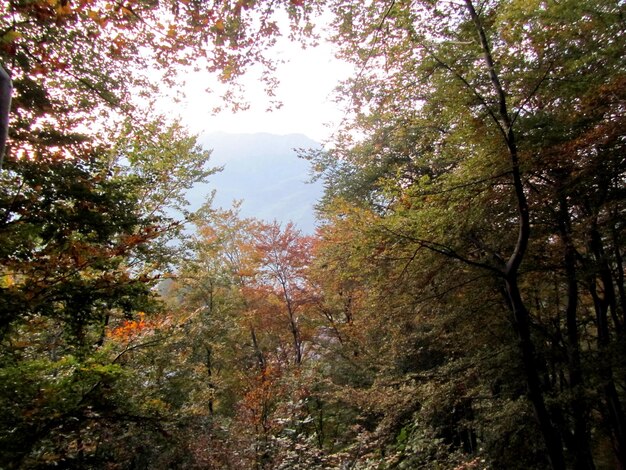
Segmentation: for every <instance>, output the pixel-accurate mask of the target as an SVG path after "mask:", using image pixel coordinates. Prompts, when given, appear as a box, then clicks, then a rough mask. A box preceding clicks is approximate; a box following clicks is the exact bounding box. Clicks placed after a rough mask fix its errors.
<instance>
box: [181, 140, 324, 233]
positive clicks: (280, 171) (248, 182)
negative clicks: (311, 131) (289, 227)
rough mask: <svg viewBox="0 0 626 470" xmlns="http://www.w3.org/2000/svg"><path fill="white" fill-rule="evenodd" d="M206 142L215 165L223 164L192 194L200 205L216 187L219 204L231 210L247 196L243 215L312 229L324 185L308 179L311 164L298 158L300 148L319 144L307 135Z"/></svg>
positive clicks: (216, 201)
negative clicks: (218, 171) (292, 223)
mask: <svg viewBox="0 0 626 470" xmlns="http://www.w3.org/2000/svg"><path fill="white" fill-rule="evenodd" d="M199 140H200V143H201V144H202V146H203V147H205V148H207V149H212V150H213V153H212V157H211V164H212V165H215V166H223V167H224V169H223V171H221V172H220V173H218V174H216V175H213V176H212V177H211V178H210V180H209V182H208V183H206V184H202V185H198V186H196V187H194V189H193V191H192V192H191V193H190V195H189V198H190V201H191V203H192V207H193V208H195V207H197V206H198V205H199V204H201V203H202V201H203V200H204V199H205V198H206V196H207V195H208V194H210V192H211V191H212V190H214V189H215V190H216V196H215V206H216V207H223V208H227V207H230V206H231V204H232V202H233V201H234V200H243V204H242V208H241V214H242V216H245V217H256V218H259V219H264V220H268V221H271V220H274V219H276V220H278V221H280V222H283V223H287V222H289V221H292V222H294V223H295V224H296V225H297V226H298V228H299V229H300V230H302V231H303V232H305V233H312V232H313V230H314V227H315V216H314V211H313V206H314V205H315V203H316V201H317V199H318V198H319V197H320V195H321V193H322V190H321V185H320V184H319V183H313V184H311V183H308V180H309V179H310V176H309V165H308V163H307V162H306V161H304V160H302V159H300V158H298V157H297V155H296V152H295V149H297V148H311V147H319V144H318V143H317V142H315V141H314V140H312V139H309V138H308V137H306V136H304V135H302V134H290V135H274V134H265V133H259V134H226V133H210V134H205V135H203V136H202V137H201V138H200V139H199Z"/></svg>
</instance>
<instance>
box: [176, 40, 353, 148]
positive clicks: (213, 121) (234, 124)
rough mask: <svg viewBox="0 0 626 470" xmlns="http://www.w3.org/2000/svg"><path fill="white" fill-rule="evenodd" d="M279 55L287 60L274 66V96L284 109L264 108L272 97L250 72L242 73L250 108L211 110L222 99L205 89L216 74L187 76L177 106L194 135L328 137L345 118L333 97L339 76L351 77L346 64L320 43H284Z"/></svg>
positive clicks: (321, 139) (318, 138) (329, 48)
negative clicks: (183, 94) (305, 45)
mask: <svg viewBox="0 0 626 470" xmlns="http://www.w3.org/2000/svg"><path fill="white" fill-rule="evenodd" d="M277 54H279V57H281V58H284V59H286V60H287V63H285V64H281V65H279V67H278V69H277V70H276V76H277V77H278V78H279V80H280V85H279V87H278V89H277V90H276V99H277V100H279V101H281V102H282V103H283V106H282V108H280V109H277V110H273V111H271V112H268V111H267V108H268V104H269V102H270V99H269V98H268V97H267V96H266V94H265V92H264V91H263V86H262V85H261V84H260V83H259V82H258V81H257V80H256V77H255V76H254V75H253V74H251V75H250V77H249V78H246V94H247V99H248V101H249V102H250V109H249V110H246V111H239V112H237V113H234V114H233V113H232V112H230V111H227V110H224V111H222V112H221V113H219V114H218V115H212V110H213V108H215V106H216V105H219V104H220V102H219V99H218V96H217V94H216V93H214V94H210V93H207V92H206V91H205V90H206V88H207V85H208V84H210V83H211V81H213V80H214V79H213V78H212V77H210V76H209V75H208V73H207V72H199V73H197V74H192V75H189V76H188V77H187V80H186V82H187V85H186V87H185V91H186V95H187V97H186V98H185V100H183V102H182V104H181V105H180V107H179V114H180V115H181V116H182V119H183V123H184V124H185V125H186V126H187V127H188V128H189V129H190V131H192V132H193V133H196V134H204V133H210V132H229V133H256V132H268V133H272V134H279V135H282V134H292V133H299V134H305V135H306V136H307V137H310V138H312V139H315V140H316V141H318V142H323V141H324V140H327V139H328V138H329V137H330V136H331V134H332V133H333V131H334V129H335V128H336V126H337V125H338V124H339V123H340V122H341V119H342V118H343V114H342V113H341V111H340V110H339V109H338V106H337V104H336V103H333V102H332V96H331V95H332V91H333V89H334V88H335V86H336V85H337V84H338V82H339V80H341V79H344V78H347V77H348V76H349V73H350V70H351V69H350V67H349V66H348V65H347V64H345V63H342V62H340V61H339V60H338V59H336V58H335V57H334V54H333V52H332V49H331V46H330V45H327V44H324V43H322V44H320V45H319V46H317V47H316V48H309V49H305V50H303V49H302V48H301V47H300V46H298V45H295V44H286V45H283V46H282V47H281V48H280V51H278V52H277Z"/></svg>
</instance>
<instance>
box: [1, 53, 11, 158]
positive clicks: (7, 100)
mask: <svg viewBox="0 0 626 470" xmlns="http://www.w3.org/2000/svg"><path fill="white" fill-rule="evenodd" d="M12 91H13V84H12V82H11V78H10V77H9V74H8V73H7V72H6V70H4V68H3V67H2V65H0V170H2V162H3V160H4V153H5V149H6V143H7V138H8V135H9V112H10V110H11V93H12Z"/></svg>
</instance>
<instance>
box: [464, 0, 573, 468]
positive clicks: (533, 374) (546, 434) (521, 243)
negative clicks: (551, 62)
mask: <svg viewBox="0 0 626 470" xmlns="http://www.w3.org/2000/svg"><path fill="white" fill-rule="evenodd" d="M465 5H466V7H467V11H468V12H469V15H470V17H471V19H472V22H473V23H474V26H475V28H476V32H477V34H478V38H479V41H480V46H481V48H482V51H483V55H484V59H485V64H486V66H487V72H488V74H489V79H490V81H491V85H492V87H493V90H494V93H495V94H496V97H497V102H498V111H497V114H495V113H494V115H497V116H498V117H499V123H498V124H499V126H500V131H501V133H502V135H503V138H504V141H505V144H506V148H507V150H508V157H509V161H510V170H511V175H512V179H513V188H514V193H515V198H516V203H517V212H518V235H517V241H516V244H515V247H514V249H513V251H512V253H511V256H510V257H509V259H508V261H507V263H506V266H505V269H504V278H505V284H506V293H507V296H508V301H509V305H510V307H511V310H512V313H513V318H514V321H515V325H516V329H517V334H518V340H519V348H520V353H521V356H522V363H523V367H524V372H525V379H526V386H527V394H528V399H529V401H530V402H531V404H532V406H533V409H534V412H535V417H536V419H537V423H538V425H539V428H540V430H541V434H542V436H543V440H544V443H545V446H546V450H547V452H548V458H549V460H550V464H551V465H552V468H553V469H554V470H565V459H564V456H563V444H562V441H561V437H560V435H559V433H558V432H557V430H556V429H555V427H554V425H553V424H552V421H551V419H550V415H549V413H548V410H547V408H546V405H545V401H544V397H543V391H542V388H541V382H540V379H539V374H538V368H537V361H536V357H535V347H534V345H533V342H532V338H531V334H530V314H529V312H528V309H527V308H526V306H525V304H524V301H523V299H522V296H521V292H520V289H519V285H518V279H519V268H520V266H521V264H522V261H523V259H524V255H525V253H526V249H527V247H528V241H529V239H530V216H529V207H528V201H527V199H526V195H525V193H524V184H523V181H522V176H521V169H520V164H519V157H518V152H517V143H516V137H515V133H514V131H513V122H512V119H511V117H510V115H509V111H508V107H507V98H506V92H505V90H504V88H503V86H502V83H501V82H500V79H499V77H498V73H497V71H496V68H495V62H494V60H493V56H492V53H491V48H490V46H489V42H488V40H487V35H486V32H485V29H484V27H483V25H482V22H481V20H480V17H479V16H478V13H477V12H476V9H475V8H474V5H473V3H472V0H465Z"/></svg>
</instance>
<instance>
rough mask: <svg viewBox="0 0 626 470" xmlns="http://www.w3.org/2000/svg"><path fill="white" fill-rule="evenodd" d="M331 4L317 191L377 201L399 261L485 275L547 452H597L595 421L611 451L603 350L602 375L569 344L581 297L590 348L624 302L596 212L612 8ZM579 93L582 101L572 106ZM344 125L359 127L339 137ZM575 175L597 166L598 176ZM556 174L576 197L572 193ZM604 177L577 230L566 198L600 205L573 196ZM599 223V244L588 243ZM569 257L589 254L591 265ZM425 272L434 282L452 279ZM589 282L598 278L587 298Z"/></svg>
mask: <svg viewBox="0 0 626 470" xmlns="http://www.w3.org/2000/svg"><path fill="white" fill-rule="evenodd" d="M334 11H335V13H336V16H335V18H336V21H335V27H336V29H335V31H336V32H337V34H336V41H337V43H338V44H339V45H341V46H343V56H344V57H345V58H347V59H348V60H350V59H351V60H353V61H354V62H355V63H356V64H357V66H358V69H359V70H361V72H360V73H359V74H358V76H357V77H356V78H355V79H354V80H353V81H352V82H350V83H349V84H347V85H346V88H345V89H346V93H345V95H344V96H345V97H346V98H347V100H349V104H350V105H351V106H352V110H353V115H354V121H353V122H354V124H353V127H350V128H348V129H347V130H348V133H347V135H346V138H345V140H344V141H343V142H341V141H340V142H339V145H338V146H337V147H336V148H335V149H334V150H333V151H332V152H331V155H330V157H329V158H327V159H326V158H325V157H324V159H322V160H319V159H318V160H317V161H318V162H319V163H321V164H322V168H326V175H327V177H328V178H327V183H326V184H327V187H328V188H329V194H335V195H336V194H339V195H341V196H344V197H345V198H347V199H348V200H350V201H355V202H357V203H359V202H360V203H366V204H369V205H370V207H372V208H373V209H374V210H376V211H377V212H378V214H379V215H380V216H381V219H380V222H379V223H378V225H379V226H380V230H381V231H383V233H384V232H387V233H388V234H389V236H391V237H393V238H395V240H396V241H395V243H396V244H397V246H398V247H404V246H406V248H404V249H406V250H407V251H408V253H409V255H408V256H406V257H403V256H402V255H397V256H396V258H397V259H400V260H405V259H408V260H409V261H408V266H409V268H410V269H409V268H407V272H411V271H412V269H413V268H412V267H411V266H410V265H414V264H420V261H421V259H422V256H421V255H420V252H421V251H423V250H427V251H430V252H431V253H434V254H437V255H439V256H442V257H443V258H444V259H447V260H448V261H447V262H448V263H449V264H450V266H452V267H454V266H456V267H455V268H454V269H455V271H456V272H461V271H465V270H470V271H473V270H478V271H479V272H483V274H484V275H488V276H489V277H491V278H492V279H493V280H494V281H495V284H494V285H493V286H492V289H493V292H496V293H498V295H500V296H501V299H502V300H501V304H500V309H498V310H496V312H500V313H499V314H500V315H503V314H504V311H505V310H502V309H501V308H502V307H505V308H506V310H508V311H509V312H510V315H511V330H510V331H512V332H514V333H515V334H516V335H517V340H516V343H517V346H518V348H519V349H518V352H519V361H520V362H519V363H518V364H521V366H522V370H523V371H524V377H525V382H526V389H527V398H528V401H529V403H531V404H532V407H533V409H534V414H535V417H536V420H537V424H538V426H539V429H540V431H541V435H542V436H543V441H544V445H545V449H546V451H547V453H548V456H549V459H550V463H551V465H552V467H553V468H565V466H566V465H572V466H573V467H575V468H593V467H594V462H593V459H594V458H595V459H600V458H601V456H599V455H597V454H596V455H592V454H593V447H594V445H595V444H594V443H592V440H591V435H592V429H593V430H594V435H596V436H597V434H595V433H596V432H597V431H598V429H600V427H604V426H606V428H607V429H611V430H612V431H610V433H609V434H608V436H610V437H611V439H612V440H613V442H614V443H615V455H616V458H617V460H618V461H620V462H622V464H621V465H623V462H624V458H623V456H622V450H621V449H623V444H621V443H620V442H621V439H622V438H621V437H619V436H620V435H621V431H620V429H621V428H622V423H623V420H622V418H623V413H622V411H621V409H622V404H621V400H622V398H620V397H618V394H617V393H615V391H614V390H617V388H614V385H615V383H614V381H615V376H614V375H613V372H611V370H613V366H612V361H610V360H608V361H601V362H602V367H601V368H600V370H601V371H602V372H601V373H599V371H597V370H596V371H594V370H588V369H586V367H587V366H588V365H589V363H588V362H586V361H588V360H591V356H592V355H593V354H591V353H590V352H587V354H583V349H584V348H583V346H582V345H583V344H584V341H585V339H583V338H582V337H581V335H584V336H585V337H589V336H588V335H590V336H591V337H593V336H595V334H594V332H592V331H591V330H590V329H589V328H588V325H589V321H590V317H589V315H588V314H589V310H588V309H587V308H586V307H585V305H587V306H588V305H591V304H593V305H595V307H594V310H595V320H592V321H594V323H595V328H597V329H598V330H597V340H598V342H599V343H598V349H597V351H598V352H600V351H601V350H603V349H604V348H606V347H608V343H613V340H615V341H618V342H619V341H620V340H619V339H618V338H619V337H620V331H621V326H620V323H621V320H620V319H619V318H620V315H618V314H617V312H618V311H619V312H621V311H622V310H623V307H620V306H619V305H618V303H617V301H615V302H614V301H613V300H612V299H613V298H616V296H615V295H612V294H611V292H615V293H617V292H618V290H619V287H618V285H619V279H620V276H621V275H620V272H621V271H622V267H621V266H622V265H621V261H620V260H621V254H620V253H621V249H622V248H619V247H618V246H619V242H618V241H617V240H618V239H620V237H621V236H618V238H617V239H616V238H615V237H614V236H611V237H610V236H608V232H612V233H614V234H616V233H618V232H620V229H617V227H616V226H615V223H614V219H612V217H610V216H608V214H609V213H613V214H617V213H621V211H622V209H618V207H620V208H621V205H622V201H623V197H622V196H621V195H620V192H619V191H618V192H614V191H612V190H611V189H608V188H615V187H618V186H620V182H623V170H624V168H623V160H622V159H621V158H620V157H617V154H616V153H615V151H616V150H617V149H618V148H621V144H619V143H618V142H620V140H621V139H623V136H620V135H621V133H620V132H619V131H618V132H617V133H616V132H615V130H616V127H615V126H619V125H620V123H621V120H620V118H618V117H617V114H619V113H616V110H617V108H619V106H620V104H619V103H620V102H621V98H620V96H621V95H622V93H623V86H621V85H620V84H621V83H622V80H623V74H624V70H623V64H622V62H621V59H620V57H621V53H620V52H618V51H619V50H620V49H621V48H623V43H622V42H621V40H622V39H621V38H623V30H622V29H623V24H622V22H621V21H620V20H619V18H620V15H621V14H622V13H623V12H622V11H621V6H620V5H614V4H612V3H609V2H595V1H593V2H591V1H590V2H583V3H580V2H577V3H576V4H568V5H564V4H562V3H559V4H558V5H557V4H543V3H541V4H539V3H537V4H535V3H533V4H525V5H523V6H522V5H521V4H518V3H517V2H485V3H482V4H480V6H478V5H475V4H474V3H473V2H471V1H466V2H464V3H463V5H456V4H448V3H444V2H422V3H411V4H409V3H408V2H389V3H375V4H371V5H346V4H341V5H339V4H337V6H336V7H335V10H334ZM616 38H619V39H616ZM574 45H575V46H574ZM605 46H606V47H605ZM573 74H577V78H576V79H575V80H573V79H572V77H573ZM605 90H611V91H610V93H612V95H611V96H610V97H609V96H607V95H606V94H605ZM594 96H596V97H597V96H602V99H601V100H600V101H596V100H595V99H594V98H592V97H594ZM591 102H593V103H596V106H597V107H594V105H590V106H587V105H586V104H585V103H591ZM600 102H602V103H603V104H602V105H601V106H598V105H599V103H600ZM353 129H355V130H357V131H358V132H359V133H360V134H361V135H363V136H364V138H363V139H362V141H361V142H357V143H356V144H354V143H353V142H354V140H353V139H352V138H351V135H350V132H351V131H352V130H353ZM583 142H584V143H583ZM617 151H618V150H617ZM618 152H619V151H618ZM313 157H314V156H313ZM314 159H315V158H314ZM333 160H334V161H339V163H338V164H334V163H333ZM566 162H567V163H566ZM604 163H606V164H607V167H606V170H600V171H598V170H599V169H600V168H602V167H603V166H604ZM608 168H611V170H608ZM592 173H594V174H599V175H604V176H600V178H604V177H606V178H607V179H605V180H604V183H602V187H603V188H605V189H600V186H599V185H598V180H597V177H596V176H593V177H592V176H591V174H592ZM609 174H610V176H609ZM354 175H356V178H355V176H354ZM583 175H586V176H589V178H587V177H586V176H583ZM354 181H357V182H360V183H358V185H355V184H354ZM574 181H575V183H574ZM573 187H576V190H575V191H576V192H577V191H581V192H580V193H577V194H580V195H582V194H583V193H584V196H583V198H584V199H585V200H586V201H588V203H587V204H586V206H587V209H582V208H580V209H578V208H577V203H575V202H574V199H575V197H574V195H573V193H570V192H569V190H570V189H573ZM566 188H567V189H566ZM609 193H610V194H611V196H610V197H609V198H610V199H611V204H612V212H611V210H609V211H607V212H604V211H603V210H600V209H599V207H598V206H595V207H596V208H597V210H600V212H603V213H604V214H606V217H603V218H602V220H603V224H604V222H606V225H605V226H604V228H605V229H606V230H607V235H605V236H604V237H602V236H598V235H599V234H597V233H595V234H594V229H589V227H594V226H595V227H597V226H598V225H596V224H597V222H598V220H599V219H597V218H596V216H591V219H586V218H585V217H584V216H583V214H585V213H587V214H591V213H595V214H597V215H599V212H596V209H592V210H591V212H590V211H589V209H590V205H589V202H590V201H607V199H605V197H606V195H608V194H609ZM618 201H619V202H618ZM591 205H592V206H593V205H594V203H591ZM583 220H585V221H586V222H583ZM590 220H591V221H593V222H591V223H590V224H589V222H590ZM579 222H580V223H581V225H578V223H579ZM585 224H589V225H587V226H586V228H584V225H585ZM575 226H576V227H577V228H576V229H575V228H574V227H575ZM601 239H602V240H604V242H601V243H600V244H601V245H604V244H605V243H608V244H610V246H611V248H608V249H605V248H600V246H596V245H594V243H595V242H591V240H596V242H597V241H598V240H601ZM557 240H558V242H557ZM609 240H611V241H609ZM388 243H390V242H388ZM593 246H596V248H593ZM557 247H559V248H558V249H557ZM607 247H608V245H607ZM399 249H400V248H396V250H399ZM559 250H560V252H559ZM608 252H610V253H612V254H611V260H612V261H608V259H607V258H606V253H608ZM411 253H415V255H411ZM548 253H549V254H550V256H549V257H548V256H546V255H547V254H548ZM594 253H595V254H594ZM603 253H604V254H603ZM588 257H589V258H588ZM585 259H589V260H590V259H594V260H601V259H602V260H603V261H601V262H600V264H601V265H603V266H604V268H600V267H599V266H598V265H595V263H594V262H589V261H584V260H585ZM605 263H608V264H605ZM592 265H595V266H596V267H595V268H591V266H592ZM609 265H611V266H612V268H609V267H608V266H609ZM589 268H591V269H592V271H593V272H595V273H596V274H595V275H592V277H591V278H592V279H594V280H591V286H592V288H591V292H589V297H587V300H586V301H583V302H580V303H579V298H580V295H581V291H580V290H579V287H580V286H582V285H585V284H587V285H589V284H588V283H589V281H590V279H589V278H588V277H587V280H586V281H585V280H583V279H585V277H586V276H588V275H585V274H583V273H585V272H587V273H588V272H589V271H587V270H588V269H589ZM555 269H556V274H557V275H556V278H555V277H552V280H551V282H552V283H553V285H555V289H554V290H553V291H548V290H547V289H545V286H546V282H550V281H548V279H549V278H550V276H549V273H550V272H552V274H554V273H555V271H554V270H555ZM455 271H452V272H455ZM609 271H611V272H612V273H613V274H611V275H608V272H609ZM446 272H448V271H447V270H445V271H442V272H441V274H444V273H446ZM601 272H604V273H605V274H604V276H605V277H604V280H601V279H602V276H603V275H602V274H600V273H601ZM438 278H439V279H440V282H442V283H444V285H446V284H447V285H448V286H450V284H451V279H448V280H446V279H445V278H444V277H442V276H438ZM498 284H499V287H498ZM599 285H602V286H604V287H602V291H603V292H607V293H608V297H606V298H604V296H602V298H603V300H600V297H598V296H597V295H596V294H597V292H598V291H597V290H595V289H597V286H599ZM593 286H596V287H593ZM594 292H595V293H596V294H594ZM474 298H476V297H474ZM478 298H480V297H478ZM486 298H491V295H489V296H487V297H486ZM594 298H595V301H593V299H594ZM531 299H532V300H531ZM561 299H568V300H567V301H566V302H565V304H562V303H561ZM601 305H604V307H601ZM609 305H612V307H609ZM611 311H613V312H616V314H615V315H613V319H612V320H611V325H612V326H610V327H609V326H608V325H609V321H608V316H611V315H612V314H611V313H610V312H611ZM494 313H495V312H494ZM605 313H606V314H607V315H608V316H606V315H605ZM591 318H593V316H592V317H591ZM493 321H494V322H497V323H500V320H499V319H498V318H494V320H493ZM607 327H608V329H607ZM600 343H602V344H603V345H602V346H600ZM546 344H549V345H550V347H545V346H544V345H546ZM613 344H617V343H613ZM563 351H565V353H563ZM583 355H585V356H586V357H584V358H583ZM563 357H565V360H563V359H562V358H563ZM513 364H517V361H515V362H514V363H513ZM513 364H511V365H510V367H517V366H516V365H515V366H514V365H513ZM565 376H567V379H564V377H565ZM600 377H603V378H602V379H600V382H601V383H602V384H603V385H602V386H600V388H596V385H595V383H596V380H597V379H599V378H600ZM612 384H613V385H612ZM596 392H597V393H599V394H600V396H604V397H605V398H604V399H603V404H602V405H601V408H603V409H604V411H600V414H601V415H603V416H605V419H604V424H603V425H602V426H600V427H598V426H599V424H598V423H594V422H593V420H592V418H591V416H592V415H591V413H590V403H591V402H590V401H589V394H591V395H593V394H595V393H596ZM554 396H558V397H559V401H558V402H557V403H555V402H554V400H553V398H552V397H554ZM611 423H612V424H611ZM605 436H606V435H605ZM564 446H565V449H564ZM566 461H567V462H566Z"/></svg>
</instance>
